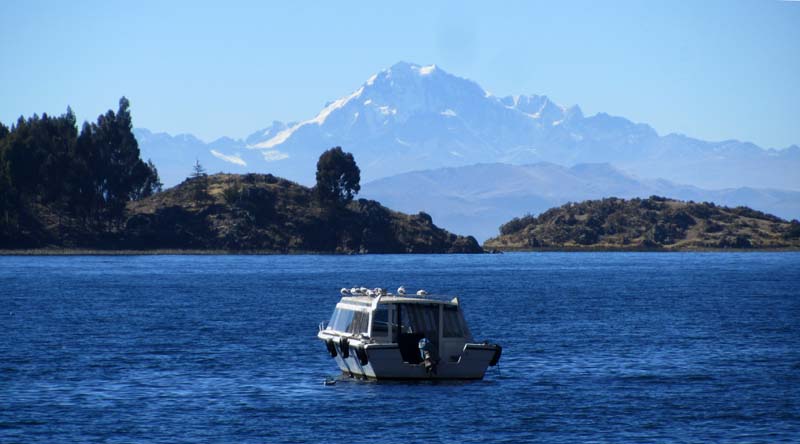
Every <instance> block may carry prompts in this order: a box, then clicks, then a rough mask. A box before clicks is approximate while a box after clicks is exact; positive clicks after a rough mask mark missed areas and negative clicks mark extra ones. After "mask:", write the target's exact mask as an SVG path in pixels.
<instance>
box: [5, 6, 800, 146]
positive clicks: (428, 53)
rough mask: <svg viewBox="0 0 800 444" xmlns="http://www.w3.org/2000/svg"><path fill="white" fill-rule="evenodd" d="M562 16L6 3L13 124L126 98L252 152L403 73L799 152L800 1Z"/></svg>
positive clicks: (157, 123) (141, 118) (662, 129)
mask: <svg viewBox="0 0 800 444" xmlns="http://www.w3.org/2000/svg"><path fill="white" fill-rule="evenodd" d="M498 3H502V5H498ZM561 3H562V2H548V3H544V2H485V3H468V4H467V3H465V2H410V1H403V2H376V1H370V2H357V3H356V2H318V3H306V2H300V1H292V2H285V4H279V3H278V2H270V3H269V4H267V2H261V1H253V2H237V1H232V0H231V1H224V2H223V1H220V2H214V3H203V2H199V1H187V2H178V1H154V2H150V1H143V2H140V1H136V2H125V3H123V2H115V1H102V2H66V1H58V2H56V1H53V2H38V1H30V2H17V1H14V2H11V1H7V2H0V45H2V46H0V60H2V64H1V66H2V67H1V68H0V121H3V122H4V123H6V124H9V123H11V122H12V121H14V120H15V119H16V118H17V117H18V116H19V115H20V114H24V115H26V116H27V115H30V114H32V113H34V112H36V113H41V112H48V113H61V112H63V110H64V109H65V108H66V106H67V105H71V106H72V107H73V109H74V110H75V111H76V113H77V114H78V118H79V119H81V120H84V119H94V118H95V117H96V116H97V114H99V113H101V112H103V111H104V110H106V109H108V108H113V107H116V103H117V100H118V99H119V97H120V96H122V95H126V96H127V97H128V98H129V99H130V101H131V105H132V111H133V117H134V124H135V125H136V126H140V127H146V128H150V129H152V130H156V131H167V132H170V133H184V132H185V133H193V134H195V135H197V136H199V137H200V138H202V139H205V140H211V139H214V138H216V137H219V136H223V135H227V136H232V137H243V136H245V135H247V134H249V133H250V132H252V131H255V130H257V129H259V128H262V127H264V126H266V125H268V124H269V123H270V122H271V121H272V120H285V121H286V120H301V119H307V118H310V117H313V116H314V115H315V114H316V113H317V111H319V109H320V108H321V107H322V106H323V105H324V103H325V102H326V101H329V100H333V99H336V98H338V97H340V96H343V95H345V94H347V93H349V92H351V91H353V90H354V89H356V88H357V87H358V86H359V85H360V84H361V83H363V82H364V81H365V80H366V79H367V78H368V77H369V76H370V75H371V74H373V73H375V72H377V71H378V70H380V69H382V68H385V67H388V66H390V65H392V64H393V63H395V62H397V61H400V60H405V61H409V62H415V63H419V64H430V63H436V64H438V65H439V66H441V67H442V68H443V69H445V70H447V71H449V72H451V73H454V74H457V75H460V76H462V77H467V78H470V79H472V80H475V81H477V82H478V83H479V84H481V85H482V86H483V87H484V88H486V89H488V90H489V91H492V92H493V93H495V94H497V95H507V94H521V93H524V94H528V93H536V94H547V95H548V96H550V97H551V98H553V99H554V100H556V101H557V102H560V103H562V104H565V105H571V104H579V105H580V106H581V107H582V108H583V110H584V112H586V113H588V114H591V113H595V112H599V111H606V112H609V113H611V114H616V115H622V116H625V117H628V118H630V119H632V120H634V121H639V122H647V123H650V124H651V125H653V126H654V127H655V129H656V130H657V131H658V132H659V133H661V134H665V133H669V132H680V133H684V134H688V135H691V136H696V137H700V138H704V139H710V140H722V139H727V138H737V139H741V140H749V141H753V142H755V143H758V144H760V145H762V146H766V147H785V146H787V145H790V144H800V2H781V1H766V0H765V1H748V2H733V1H723V2H715V1H702V2H698V1H686V2H654V1H653V2H651V1H635V2H608V3H604V4H600V3H601V2H577V3H568V4H566V5H564V4H561Z"/></svg>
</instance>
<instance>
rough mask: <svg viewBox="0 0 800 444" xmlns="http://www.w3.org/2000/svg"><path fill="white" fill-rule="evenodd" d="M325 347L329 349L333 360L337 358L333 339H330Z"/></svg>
mask: <svg viewBox="0 0 800 444" xmlns="http://www.w3.org/2000/svg"><path fill="white" fill-rule="evenodd" d="M325 347H327V348H328V353H329V354H330V355H331V358H335V357H336V346H335V345H334V344H333V339H328V340H326V341H325Z"/></svg>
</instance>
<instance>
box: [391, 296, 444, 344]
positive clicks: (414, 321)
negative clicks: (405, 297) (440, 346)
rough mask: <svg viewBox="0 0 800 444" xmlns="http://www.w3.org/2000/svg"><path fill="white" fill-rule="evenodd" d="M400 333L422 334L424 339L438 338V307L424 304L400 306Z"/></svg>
mask: <svg viewBox="0 0 800 444" xmlns="http://www.w3.org/2000/svg"><path fill="white" fill-rule="evenodd" d="M401 305H402V306H401V307H400V313H401V314H400V317H401V319H400V323H401V324H402V329H403V331H402V333H423V334H424V335H425V337H427V338H429V339H432V340H437V339H438V338H439V306H438V305H426V304H401Z"/></svg>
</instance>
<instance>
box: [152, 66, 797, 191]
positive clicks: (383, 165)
mask: <svg viewBox="0 0 800 444" xmlns="http://www.w3.org/2000/svg"><path fill="white" fill-rule="evenodd" d="M653 106H658V104H653ZM709 118H713V117H711V116H710V117H709ZM162 142H163V143H167V142H169V141H165V140H161V139H156V138H150V139H147V140H142V139H140V144H141V147H142V150H143V151H144V152H145V154H146V155H149V156H151V157H153V158H154V159H153V160H154V161H155V162H156V165H157V166H158V167H159V169H162V168H163V169H165V170H172V169H174V168H176V167H177V165H178V164H187V165H191V163H193V162H194V157H196V156H198V154H197V152H196V151H195V150H200V151H202V149H203V147H202V146H200V145H191V146H192V148H191V149H187V150H186V151H187V152H188V153H189V154H187V155H185V156H184V157H183V158H181V159H179V160H177V163H175V162H176V161H175V160H174V159H173V163H170V164H169V166H168V167H167V166H166V165H165V166H163V167H162V166H161V165H159V162H158V161H157V158H158V157H159V156H158V155H156V154H155V153H159V155H160V154H162V151H166V152H170V151H171V149H166V148H163V147H162V146H160V144H161V143H162ZM217 142H220V141H217ZM217 142H214V143H212V144H208V145H206V146H205V151H206V153H209V152H210V150H211V149H216V150H217V151H218V152H219V153H221V154H223V155H225V156H236V155H237V154H238V157H239V158H241V159H242V160H243V161H244V162H245V163H247V166H246V169H247V170H248V171H256V172H273V173H276V174H279V175H281V176H284V177H288V178H290V179H293V180H297V181H300V182H301V183H305V184H310V183H311V182H312V181H313V171H314V170H313V165H314V164H315V162H316V160H317V157H318V156H319V154H320V153H321V152H322V151H324V150H325V149H327V148H330V147H331V146H336V145H340V146H342V147H344V148H345V149H346V150H347V151H349V152H352V153H353V154H354V155H355V157H356V160H357V161H358V163H359V166H360V167H361V170H362V175H363V176H362V177H363V178H364V179H365V180H372V179H376V178H380V177H386V176H390V175H394V174H398V173H402V172H407V171H414V170H420V169H427V168H439V167H450V166H465V165H471V164H476V163H487V162H503V163H512V164H528V163H534V162H541V161H547V162H553V163H557V164H561V165H574V164H578V163H588V162H608V163H611V164H613V165H615V166H617V167H620V168H623V169H625V170H627V171H631V172H633V173H635V174H637V175H638V176H640V177H651V178H656V177H663V178H666V179H669V180H672V181H676V182H680V183H690V184H692V185H696V186H702V187H705V188H731V187H732V188H736V187H743V186H748V187H754V188H760V187H768V188H784V189H795V190H800V174H797V173H796V171H800V147H797V146H793V147H790V148H788V149H782V150H765V149H762V148H760V147H758V146H756V145H753V144H751V143H746V142H739V141H735V140H730V141H722V142H705V141H702V140H698V139H693V138H691V137H687V136H683V135H678V134H669V135H666V136H659V135H658V134H657V133H656V131H655V130H653V128H651V127H650V126H648V125H646V124H641V123H634V122H631V121H630V120H627V119H625V118H622V117H615V116H610V115H608V114H605V113H599V114H596V115H593V116H584V115H583V113H582V112H581V110H580V108H578V107H577V106H573V107H570V108H568V107H564V106H561V105H558V104H556V103H554V102H553V101H551V100H550V99H548V98H547V97H545V96H537V95H530V96H524V95H523V96H514V97H502V98H501V97H495V96H493V95H492V94H490V93H488V92H486V91H485V90H484V89H483V88H481V87H480V86H479V85H478V84H477V83H475V82H473V81H470V80H467V79H463V78H460V77H457V76H454V75H451V74H449V73H447V72H445V71H444V70H442V69H441V68H439V67H437V66H435V65H430V66H420V65H415V64H411V63H404V62H401V63H397V64H395V65H393V66H391V67H390V68H388V69H385V70H383V71H381V72H379V73H377V74H375V75H374V76H372V77H371V78H369V79H368V80H367V81H366V82H365V83H363V84H362V85H361V86H360V87H359V88H358V89H356V90H355V91H353V92H352V93H350V94H348V95H345V96H343V97H342V98H340V99H338V100H335V101H333V102H330V103H328V104H327V105H326V106H325V107H324V108H323V109H322V110H321V111H320V112H319V113H318V114H317V115H316V116H315V117H313V118H310V119H309V120H306V121H302V122H296V123H290V124H282V123H280V122H276V123H273V125H271V126H269V127H267V128H265V129H263V130H260V131H257V132H255V133H253V134H251V135H250V136H248V137H247V138H245V140H244V141H232V140H230V139H228V140H226V141H224V142H225V143H217ZM215 144H216V145H215ZM173 145H174V144H173ZM223 145H224V146H223ZM212 157H213V156H212ZM215 159H217V160H215ZM218 160H219V156H217V157H215V158H214V159H212V158H208V161H209V164H210V165H211V167H210V168H209V170H210V171H216V170H217V166H218V165H219V168H221V169H220V170H221V171H240V170H239V169H238V168H240V167H241V165H236V164H235V163H230V162H225V161H222V160H220V162H221V163H217V161H218ZM201 161H202V160H201ZM222 168H226V169H222ZM176 171H177V170H176ZM165 176H166V175H165ZM170 177H171V176H170ZM167 183H171V182H167Z"/></svg>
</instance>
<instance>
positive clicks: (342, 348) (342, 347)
mask: <svg viewBox="0 0 800 444" xmlns="http://www.w3.org/2000/svg"><path fill="white" fill-rule="evenodd" d="M339 352H340V353H341V355H342V358H344V359H347V358H349V357H350V341H348V340H347V338H344V337H342V338H339Z"/></svg>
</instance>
